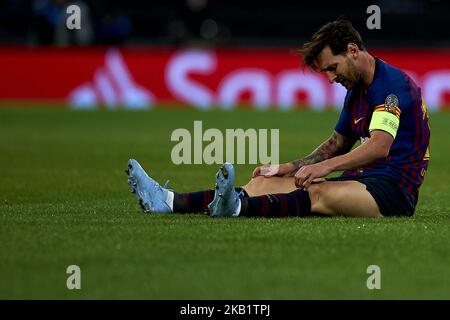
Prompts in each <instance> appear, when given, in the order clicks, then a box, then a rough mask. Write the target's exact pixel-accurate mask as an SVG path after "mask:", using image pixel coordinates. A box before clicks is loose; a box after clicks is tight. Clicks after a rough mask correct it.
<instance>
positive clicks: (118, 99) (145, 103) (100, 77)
mask: <svg viewBox="0 0 450 320" xmlns="http://www.w3.org/2000/svg"><path fill="white" fill-rule="evenodd" d="M154 100H155V98H154V96H153V94H152V93H151V92H150V91H149V90H147V89H145V88H143V87H142V86H139V85H138V84H136V83H135V82H134V80H133V77H132V75H131V73H130V71H129V70H128V68H127V66H126V64H125V61H124V60H123V57H122V55H121V54H120V52H119V50H117V49H109V50H108V51H107V52H106V55H105V65H104V66H102V67H99V68H98V69H97V70H96V71H95V74H94V77H93V80H92V82H89V83H85V84H82V85H80V86H79V87H78V88H75V90H73V91H72V92H71V94H70V95H69V102H70V104H71V105H72V106H73V108H75V109H91V108H95V107H97V106H98V105H100V104H104V105H105V106H106V107H107V108H117V107H119V106H124V107H126V108H129V109H148V108H149V107H151V106H152V105H153V104H154Z"/></svg>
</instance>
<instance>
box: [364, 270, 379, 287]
mask: <svg viewBox="0 0 450 320" xmlns="http://www.w3.org/2000/svg"><path fill="white" fill-rule="evenodd" d="M367 273H368V274H370V276H369V277H368V278H367V281H366V286H367V289H369V290H373V289H378V290H380V289H381V268H380V267H379V266H377V265H376V264H373V265H370V266H368V267H367Z"/></svg>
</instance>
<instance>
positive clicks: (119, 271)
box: [0, 107, 450, 299]
mask: <svg viewBox="0 0 450 320" xmlns="http://www.w3.org/2000/svg"><path fill="white" fill-rule="evenodd" d="M337 116H338V115H337V113H335V112H331V111H330V112H325V113H317V112H311V111H297V112H257V111H249V110H243V111H232V112H219V111H213V112H198V111H193V110H187V111H183V110H179V109H173V110H162V109H157V110H153V111H150V112H126V111H71V110H52V109H33V108H25V109H22V108H17V109H11V108H7V107H4V108H0V168H1V169H2V173H1V175H0V177H1V178H0V181H1V183H0V247H1V250H0V298H1V299H449V298H450V268H449V266H450V241H449V238H450V232H449V231H450V219H449V207H450V187H449V183H450V171H449V163H450V161H449V160H450V151H449V148H448V146H449V143H448V137H449V132H450V131H449V130H450V129H449V127H448V126H449V125H448V124H449V123H450V113H433V114H431V129H432V132H431V133H432V138H431V163H430V166H429V171H428V173H427V176H426V178H425V182H424V185H423V186H422V188H421V194H420V200H419V204H418V207H417V210H416V214H415V216H414V217H413V218H386V219H357V218H352V219H351V218H306V219H297V218H289V219H263V218H258V219H256V218H255V219H246V218H239V219H233V218H231V219H230V218H222V219H221V218H218V219H212V218H209V217H207V216H203V215H195V214H192V215H150V214H143V213H140V212H139V211H138V205H137V203H136V201H135V199H134V197H133V196H132V194H131V193H130V190H129V188H128V186H127V184H126V175H125V173H124V170H125V167H126V163H127V160H128V159H129V158H130V157H134V158H136V159H137V160H138V161H140V162H141V164H142V165H143V166H144V168H145V169H146V170H148V172H149V173H150V174H151V175H152V176H153V177H155V178H156V179H157V180H159V181H160V182H164V181H165V180H166V179H168V178H169V179H171V182H170V184H169V186H170V187H172V188H174V189H175V190H177V191H181V192H184V191H194V190H200V189H204V188H212V187H213V185H214V174H215V172H216V171H217V168H218V166H217V165H179V166H177V165H174V164H173V163H172V162H171V158H170V153H171V149H172V148H173V146H174V145H175V142H171V141H170V135H171V133H172V131H173V130H175V129H177V128H187V129H189V130H192V128H193V121H194V120H203V128H204V130H205V129H206V128H214V127H216V128H219V129H225V128H244V129H246V128H268V129H270V128H279V129H280V160H281V161H288V160H292V159H295V158H298V157H301V156H303V155H306V154H307V153H309V152H310V151H312V149H313V148H314V147H315V146H316V145H317V144H319V143H320V142H322V141H323V140H324V139H326V138H327V137H328V136H329V135H330V134H331V132H332V129H333V127H334V124H335V122H336V120H337ZM253 167H254V165H237V166H236V171H237V182H238V184H243V183H245V182H246V181H247V180H248V179H249V177H250V174H251V170H252V169H253ZM349 196H351V195H349ZM69 265H78V266H80V268H81V290H68V289H67V287H66V280H67V277H68V276H69V275H68V274H66V268H67V266H69ZM369 265H378V266H380V268H381V289H380V290H369V289H368V288H367V286H366V281H367V278H368V277H369V276H370V275H369V274H367V272H366V271H367V267H368V266H369Z"/></svg>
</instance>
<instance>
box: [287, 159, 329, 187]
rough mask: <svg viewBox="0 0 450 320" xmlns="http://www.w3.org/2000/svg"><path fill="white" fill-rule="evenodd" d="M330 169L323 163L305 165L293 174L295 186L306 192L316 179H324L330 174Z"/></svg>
mask: <svg viewBox="0 0 450 320" xmlns="http://www.w3.org/2000/svg"><path fill="white" fill-rule="evenodd" d="M331 172H332V169H331V168H330V167H329V166H327V165H326V164H324V163H323V162H319V163H315V164H311V165H305V166H303V167H301V168H300V169H299V170H298V171H297V173H296V174H295V176H294V177H295V186H296V187H297V188H302V189H303V190H305V191H308V188H309V186H310V185H311V183H313V180H315V179H316V178H321V177H325V176H326V175H328V174H330V173H331Z"/></svg>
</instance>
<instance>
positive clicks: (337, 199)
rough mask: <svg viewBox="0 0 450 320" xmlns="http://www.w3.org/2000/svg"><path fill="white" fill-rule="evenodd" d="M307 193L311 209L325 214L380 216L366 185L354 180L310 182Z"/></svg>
mask: <svg viewBox="0 0 450 320" xmlns="http://www.w3.org/2000/svg"><path fill="white" fill-rule="evenodd" d="M308 193H309V196H310V199H311V211H313V212H315V213H321V214H325V215H341V216H349V217H382V215H381V213H380V210H379V208H378V205H377V203H376V201H375V199H374V198H373V197H372V195H371V194H370V193H369V191H367V189H366V185H364V184H363V183H361V182H358V181H354V180H347V181H325V182H321V183H316V184H312V185H311V186H310V187H309V189H308Z"/></svg>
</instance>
